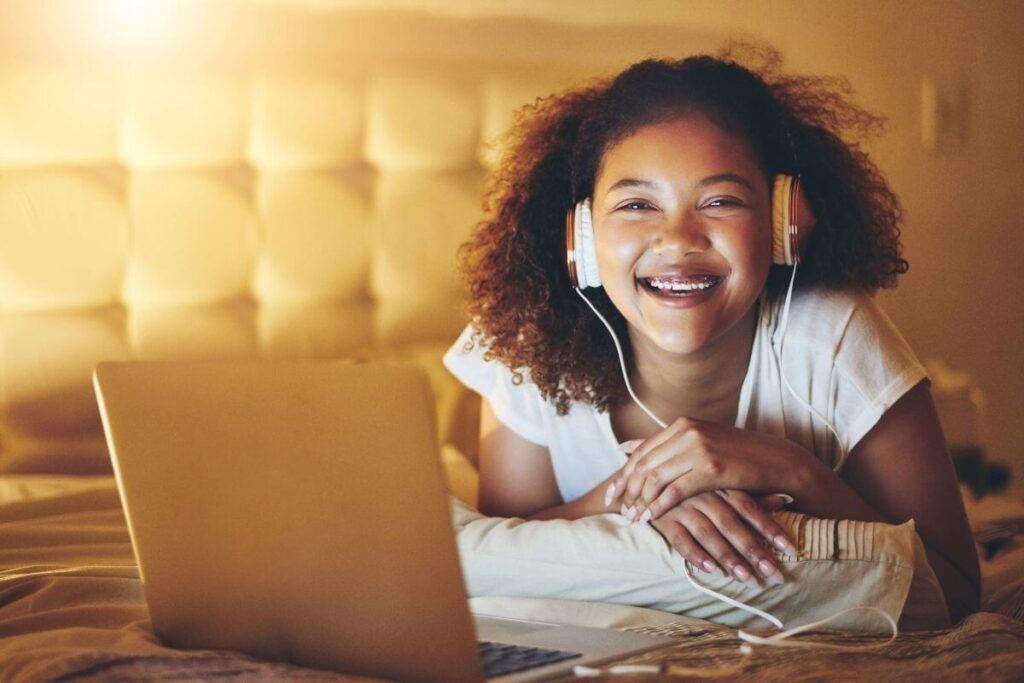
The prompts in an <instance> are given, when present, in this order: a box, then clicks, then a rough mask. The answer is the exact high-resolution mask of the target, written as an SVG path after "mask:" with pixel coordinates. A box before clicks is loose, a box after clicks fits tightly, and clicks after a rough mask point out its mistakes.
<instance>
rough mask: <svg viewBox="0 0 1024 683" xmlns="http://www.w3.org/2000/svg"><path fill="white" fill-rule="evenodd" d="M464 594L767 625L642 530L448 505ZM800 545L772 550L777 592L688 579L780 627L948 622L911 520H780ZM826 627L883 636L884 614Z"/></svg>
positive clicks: (789, 516) (623, 523)
mask: <svg viewBox="0 0 1024 683" xmlns="http://www.w3.org/2000/svg"><path fill="white" fill-rule="evenodd" d="M453 517H454V522H455V526H456V531H457V539H458V545H459V552H460V555H461V558H462V567H463V573H464V574H465V577H466V584H467V587H468V589H469V594H470V595H471V596H474V597H478V596H510V597H533V598H556V599H564V600H582V601H592V602H610V603H617V604H628V605H635V606H638V607H646V608H652V609H658V610H663V611H666V612H673V613H676V614H684V615H686V616H689V617H695V618H699V619H707V620H709V621H713V622H716V623H719V624H723V625H726V626H730V627H733V628H744V627H767V626H770V624H768V623H767V622H766V621H765V620H763V619H762V618H760V617H756V616H754V615H751V614H749V613H747V612H745V611H742V610H740V609H738V608H735V607H732V606H730V605H728V604H726V603H724V602H722V601H720V600H718V599H716V598H713V597H711V596H708V595H706V594H704V593H703V592H700V591H698V590H696V589H694V588H693V586H692V585H691V584H690V582H689V581H688V580H687V579H686V576H685V561H684V560H683V559H682V557H681V556H680V555H678V554H677V553H676V552H675V551H673V550H672V549H671V547H670V546H669V545H668V544H667V543H666V542H665V540H664V539H663V538H662V537H661V536H660V535H659V534H658V533H657V532H656V531H655V530H654V529H653V528H652V527H650V526H648V525H639V524H637V525H634V524H631V523H630V522H628V521H627V520H626V519H625V518H624V517H622V516H620V515H612V514H608V515H597V516H594V517H587V518H585V519H580V520H576V521H566V520H553V521H545V522H536V521H533V522H528V521H524V520H521V519H500V518H493V517H484V516H483V515H481V514H480V513H478V512H476V511H474V510H472V509H471V508H469V507H468V506H466V505H465V504H464V503H461V502H458V501H453ZM776 517H777V519H778V521H779V523H780V524H782V526H783V527H784V528H786V529H788V530H789V531H790V533H791V535H792V537H793V538H794V539H796V541H797V547H798V548H799V550H800V554H799V557H794V556H786V555H782V554H778V553H777V555H778V557H779V560H780V563H781V565H782V571H783V574H784V575H785V577H786V580H785V582H784V583H782V584H779V585H760V586H749V585H745V584H743V583H740V582H738V581H735V580H732V579H730V578H726V577H713V576H711V575H708V574H705V573H702V572H694V573H693V576H694V579H695V580H696V581H698V582H699V583H700V584H701V585H703V586H705V587H706V588H710V589H712V590H714V591H716V592H719V593H722V594H724V595H727V596H729V597H731V598H733V599H736V600H739V601H741V602H744V603H746V604H748V605H750V606H752V607H756V608H758V609H760V610H764V611H766V612H768V613H770V614H772V615H774V616H775V617H777V618H779V619H781V620H782V622H783V623H784V625H785V627H786V628H792V627H795V626H800V625H803V624H808V623H811V622H814V621H818V620H820V619H824V618H826V617H830V616H832V615H834V614H836V613H838V612H841V611H842V610H844V609H846V608H849V607H855V606H871V607H875V608H878V609H880V610H882V611H884V612H886V613H887V614H889V615H890V616H892V617H893V618H894V619H897V620H900V628H901V629H905V630H919V629H926V628H944V627H948V626H949V621H948V617H947V616H946V605H945V601H944V599H943V595H942V591H941V589H940V587H939V584H938V580H937V579H936V578H935V574H934V573H933V572H932V570H931V567H930V566H929V565H928V563H927V561H926V560H925V557H924V550H923V546H922V544H921V540H920V539H919V538H918V536H917V534H916V533H915V531H914V523H913V521H910V522H907V523H905V524H901V525H898V526H894V525H889V524H878V523H869V522H857V521H850V520H838V521H837V520H822V519H815V518H811V517H807V516H806V515H801V514H797V513H792V512H780V513H777V515H776ZM827 628H830V629H836V630H844V631H853V632H883V633H884V632H887V631H888V630H889V625H888V622H887V621H886V620H885V619H884V617H882V616H881V615H879V614H876V613H873V612H870V611H867V610H858V611H856V612H853V613H850V614H846V615H843V616H841V617H839V618H837V619H836V620H835V621H833V622H831V623H829V625H828V626H827Z"/></svg>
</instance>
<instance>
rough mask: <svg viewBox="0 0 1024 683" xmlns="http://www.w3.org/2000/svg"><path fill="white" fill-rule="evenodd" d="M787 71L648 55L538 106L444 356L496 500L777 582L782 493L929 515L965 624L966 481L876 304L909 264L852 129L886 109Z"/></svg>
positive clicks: (499, 190) (501, 188) (933, 546)
mask: <svg viewBox="0 0 1024 683" xmlns="http://www.w3.org/2000/svg"><path fill="white" fill-rule="evenodd" d="M777 62H778V59H777V57H774V56H772V55H769V59H768V60H766V65H765V66H764V67H763V68H761V69H759V70H758V71H757V72H755V71H752V70H750V69H748V68H745V67H743V66H741V65H739V64H738V63H736V62H735V61H733V60H732V59H731V58H729V57H724V58H712V57H708V56H699V57H693V58H690V59H686V60H682V61H645V62H641V63H639V64H636V65H633V66H632V67H630V68H628V69H627V70H625V71H624V72H623V73H621V74H619V75H618V76H617V77H615V78H614V79H612V80H610V81H608V82H604V83H599V84H597V85H594V86H592V87H587V88H584V89H580V90H575V91H572V92H569V93H566V94H563V95H560V96H553V97H549V98H547V99H545V100H541V101H539V102H538V103H537V104H536V105H534V106H532V107H528V108H527V109H525V110H524V111H523V112H521V114H520V115H519V117H518V119H517V122H516V124H515V125H514V127H513V130H512V132H511V134H510V141H511V143H512V144H511V145H510V146H509V148H508V152H507V154H506V156H505V158H504V159H503V162H502V164H501V165H500V167H499V169H498V171H497V173H496V175H495V177H494V179H493V181H492V182H493V185H492V188H491V190H490V192H489V194H488V199H487V209H488V214H489V218H488V219H487V220H486V221H484V222H483V223H482V224H481V225H479V226H478V227H477V229H476V230H475V232H474V234H473V236H472V237H471V239H470V241H469V242H468V243H467V244H466V245H464V247H463V249H462V251H461V265H462V270H463V273H464V276H465V278H466V279H467V281H468V284H469V290H470V294H471V303H470V313H471V318H472V324H471V325H470V326H469V327H467V329H466V331H465V332H464V333H463V335H462V336H461V337H460V339H459V340H458V341H457V342H456V343H455V345H454V346H453V347H452V349H451V350H450V351H449V352H448V354H447V355H446V357H445V362H446V364H447V366H448V367H449V369H450V370H451V371H452V372H453V373H454V374H455V375H456V376H457V377H458V378H459V379H460V380H461V381H462V382H464V383H465V384H466V385H468V386H469V387H471V388H473V389H474V390H475V391H477V392H479V393H480V394H481V395H482V397H483V407H482V418H481V443H480V490H479V501H480V509H481V511H482V512H484V513H485V514H490V515H499V516H518V517H528V518H532V519H554V518H563V519H576V518H579V517H583V516H587V515H594V514H600V513H608V512H611V513H618V514H623V515H625V516H626V517H627V518H629V519H631V520H634V521H637V522H649V523H651V524H652V525H653V526H654V527H655V528H656V529H657V530H658V531H659V532H660V533H661V534H662V535H663V536H664V537H665V538H666V539H667V540H668V541H669V542H670V543H671V544H672V546H673V547H674V548H675V549H676V550H678V552H679V553H680V554H681V555H682V556H683V557H684V558H685V559H686V560H687V561H689V562H690V563H691V564H692V565H693V566H695V567H698V568H703V570H705V571H708V572H719V571H724V572H727V573H728V574H730V575H731V576H733V577H735V578H736V579H738V580H740V581H745V582H750V581H755V580H757V579H761V580H767V581H778V580H781V573H780V572H779V568H778V564H777V562H776V560H775V557H774V555H773V553H771V552H770V551H769V550H767V548H766V545H765V544H766V543H770V544H772V545H774V546H775V547H776V548H778V549H779V550H784V551H785V550H788V551H792V550H793V547H792V543H791V540H790V539H789V538H787V537H786V534H785V532H784V531H783V529H782V527H780V526H779V525H778V524H777V523H776V522H775V521H774V519H773V518H772V516H771V514H770V511H771V510H773V509H776V508H777V507H778V506H779V505H780V504H781V501H785V502H787V503H788V504H789V505H790V507H791V508H792V509H794V510H797V511H800V512H804V513H807V514H810V515H814V516H817V517H828V518H845V519H858V520H867V521H884V522H890V523H899V522H903V521H905V520H907V519H910V518H913V519H914V520H915V521H916V528H917V530H918V533H919V534H920V536H921V538H922V540H923V542H924V544H925V547H926V549H927V551H928V558H929V561H930V563H931V565H932V568H933V569H934V570H935V573H936V575H937V577H938V578H939V581H940V583H941V585H942V587H943V590H944V592H945V596H946V599H947V605H948V607H949V610H950V614H951V618H953V619H954V620H956V619H958V618H960V617H962V616H964V615H966V614H968V613H969V612H971V611H972V610H974V609H975V608H976V606H977V602H978V594H979V571H978V564H977V557H976V555H975V551H974V546H973V543H972V541H971V536H970V533H969V529H968V525H967V521H966V517H965V514H964V509H963V505H962V502H961V500H960V497H959V491H958V488H957V482H956V477H955V474H954V471H953V468H952V464H951V461H950V459H949V457H948V455H947V451H946V447H945V443H944V440H943V436H942V432H941V428H940V426H939V423H938V419H937V416H936V413H935V409H934V405H933V402H932V399H931V397H930V395H929V389H928V382H927V378H926V376H925V373H924V370H923V368H922V366H921V364H920V363H919V362H918V361H917V359H916V358H915V356H914V355H913V353H912V351H911V350H910V349H909V347H908V346H907V345H906V343H905V342H904V341H903V339H902V338H901V337H900V335H899V333H898V332H897V330H896V329H895V328H894V327H893V325H892V323H891V322H890V321H889V320H888V318H887V317H886V316H885V314H884V313H883V312H882V311H881V310H880V309H879V308H878V306H877V305H876V304H875V303H874V301H873V300H872V299H871V298H870V295H871V294H872V293H873V292H875V291H876V290H877V289H878V288H879V287H889V286H893V285H895V281H896V277H897V276H898V275H900V274H902V273H904V272H905V271H906V269H907V264H906V261H904V260H903V259H902V258H901V255H900V244H899V227H898V226H899V219H900V211H899V204H898V201H897V199H896V197H895V196H894V194H893V193H892V191H891V189H890V188H889V187H888V185H887V184H886V182H885V180H884V178H883V177H882V175H881V173H880V172H879V170H878V169H877V167H876V166H875V165H874V164H873V163H872V162H871V160H870V159H869V158H868V157H867V155H866V154H865V153H864V152H863V151H862V150H861V149H860V148H859V147H858V146H857V145H856V144H854V143H851V142H848V141H846V140H845V139H844V138H843V137H841V135H844V134H849V133H867V132H870V131H871V130H872V129H874V128H876V127H877V126H878V125H879V123H880V122H879V120H878V119H876V118H875V117H873V116H871V115H869V114H867V113H865V112H863V111H861V110H859V109H857V108H855V107H854V106H853V105H851V104H850V103H848V102H847V101H846V100H845V99H844V97H843V92H844V89H843V88H842V87H836V85H835V84H834V83H831V82H829V81H827V80H825V79H820V78H799V77H792V76H786V77H783V76H780V75H779V74H778V73H777V71H776V68H777ZM773 213H774V214H775V216H774V218H773ZM567 215H568V216H569V219H568V224H567V222H566V216H567ZM786 263H790V264H792V265H784V264H786ZM797 263H798V264H799V266H797V265H796V264H797ZM787 283H788V284H789V291H788V292H787V287H786V285H787ZM794 284H795V287H794ZM602 318H603V319H604V320H606V321H607V323H606V322H605V321H604V320H602ZM606 326H607V329H606ZM620 342H621V354H620V353H619V350H618V349H617V346H619V345H620ZM620 361H621V363H620Z"/></svg>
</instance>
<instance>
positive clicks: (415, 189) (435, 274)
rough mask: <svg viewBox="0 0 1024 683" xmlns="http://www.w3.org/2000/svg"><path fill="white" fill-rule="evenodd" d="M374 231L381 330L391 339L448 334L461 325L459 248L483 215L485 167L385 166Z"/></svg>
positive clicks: (374, 277) (373, 282)
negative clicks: (404, 169)
mask: <svg viewBox="0 0 1024 683" xmlns="http://www.w3.org/2000/svg"><path fill="white" fill-rule="evenodd" d="M375 204H376V208H377V213H376V219H375V222H374V226H373V227H374V229H373V233H372V240H373V248H372V254H373V256H372V264H371V267H372V279H371V286H372V292H373V296H374V298H375V299H376V301H377V308H378V311H379V314H380V315H379V319H378V321H379V326H378V333H379V335H380V336H381V338H382V339H385V340H387V341H388V342H389V343H402V342H408V341H413V340H424V339H438V338H443V335H444V333H445V331H446V330H450V329H453V328H456V327H457V326H458V318H459V316H460V312H459V309H458V307H456V306H453V305H452V303H453V302H456V301H458V300H459V299H460V287H459V282H458V280H457V278H456V277H455V275H454V268H455V252H456V250H457V249H458V247H459V245H460V244H461V243H462V242H464V241H465V240H466V238H467V237H468V236H469V231H470V229H471V227H472V225H473V224H474V223H475V222H476V221H477V220H479V218H480V208H479V207H480V175H479V173H478V172H475V171H469V172H466V171H463V172H456V173H391V172H383V173H380V174H379V176H378V179H377V188H376V192H375Z"/></svg>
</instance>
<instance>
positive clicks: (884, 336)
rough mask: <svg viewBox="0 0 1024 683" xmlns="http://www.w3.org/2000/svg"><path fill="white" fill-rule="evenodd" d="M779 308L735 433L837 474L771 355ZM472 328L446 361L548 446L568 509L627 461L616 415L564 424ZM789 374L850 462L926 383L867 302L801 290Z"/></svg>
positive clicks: (818, 424)
mask: <svg viewBox="0 0 1024 683" xmlns="http://www.w3.org/2000/svg"><path fill="white" fill-rule="evenodd" d="M781 311H782V301H781V300H780V301H777V302H775V303H773V304H766V305H762V306H761V307H760V309H759V315H758V321H757V329H756V331H755V334H754V345H753V349H752V351H751V355H750V365H749V366H748V368H747V374H746V377H745V378H744V380H743V385H742V388H741V389H740V402H739V409H738V410H737V414H736V423H735V424H736V426H737V427H742V428H745V429H753V430H757V431H760V432H766V433H770V434H775V435H777V436H782V437H785V438H787V439H790V440H791V441H794V442H796V443H798V444H801V445H802V446H804V447H805V448H807V449H808V450H809V451H811V452H812V453H814V454H815V455H816V456H817V457H819V458H821V459H822V460H823V461H824V462H826V463H827V464H829V465H830V466H831V467H834V468H836V469H839V468H841V466H842V464H843V463H841V462H839V459H840V456H841V453H842V450H841V449H840V448H838V446H837V444H836V443H835V437H834V436H833V435H832V433H831V430H830V429H829V427H828V425H826V424H825V423H824V422H823V421H821V420H819V419H818V418H816V417H814V416H813V415H812V414H811V413H810V412H809V411H808V410H807V408H805V407H804V406H803V405H801V403H800V402H799V401H798V400H797V399H796V398H794V397H793V395H792V394H790V392H789V391H788V390H787V389H786V387H785V386H784V384H783V380H782V376H781V375H780V373H779V363H778V359H777V357H776V352H775V349H774V348H773V346H775V347H777V346H778V344H779V341H780V335H779V332H780V326H779V317H780V315H781ZM471 333H472V328H471V327H467V328H466V329H465V330H464V331H463V333H462V335H461V336H460V337H459V339H458V340H457V341H456V342H455V344H454V345H452V347H451V348H450V349H449V350H448V352H447V353H446V354H445V356H444V363H445V366H447V368H448V369H449V370H450V371H451V372H452V374H454V375H455V376H456V377H457V378H458V379H459V380H460V381H461V382H462V383H463V384H465V385H466V386H468V387H469V388H471V389H473V390H474V391H476V392H477V393H478V394H480V395H481V396H482V397H483V398H485V399H487V401H488V402H489V403H490V405H491V408H492V409H493V411H494V414H495V416H496V417H497V418H498V419H499V420H500V421H501V422H502V423H503V424H504V425H505V426H507V427H508V428H509V429H511V430H512V431H514V432H515V433H517V434H518V435H519V436H521V437H523V438H524V439H526V440H528V441H531V442H533V443H536V444H539V445H542V446H546V447H547V448H548V452H549V453H550V455H551V463H552V465H553V467H554V471H555V479H556V481H557V483H558V489H559V492H560V493H561V495H562V500H563V501H565V502H570V501H573V500H575V499H577V498H579V497H580V496H582V495H584V494H586V493H587V492H588V491H590V490H591V489H593V488H594V487H595V486H597V485H598V484H600V483H601V482H602V481H604V480H605V479H606V478H607V477H608V476H610V475H611V474H612V472H614V471H615V470H617V469H619V468H620V467H621V466H622V465H623V463H625V461H626V456H625V455H624V454H623V453H622V451H621V450H619V448H618V444H617V442H616V438H615V434H614V432H613V431H612V426H611V419H610V415H609V413H607V412H604V413H602V412H598V411H597V410H596V409H595V408H594V407H592V406H590V405H588V404H585V403H581V402H575V403H573V404H572V406H571V407H570V410H569V413H568V414H566V415H558V413H557V412H556V410H555V406H554V404H552V403H551V402H549V401H546V400H544V399H543V398H541V395H540V391H539V389H538V388H537V386H536V385H535V384H533V383H532V382H531V381H530V380H529V372H528V371H526V370H524V371H523V375H524V379H523V382H522V383H520V384H518V385H517V384H513V382H512V372H511V370H510V369H509V368H508V367H507V366H506V365H504V364H502V363H501V362H499V361H485V360H484V358H483V355H484V351H485V349H484V348H481V345H480V344H476V345H474V347H473V349H472V350H471V351H469V352H467V351H465V349H464V347H465V345H466V342H467V341H468V340H469V338H470V335H471ZM783 365H784V367H785V376H786V379H787V380H788V381H789V384H790V386H791V387H792V388H793V390H794V391H795V392H796V393H797V395H798V396H800V397H801V398H802V399H803V400H804V401H806V402H807V403H808V404H810V405H811V406H812V407H813V408H814V410H815V411H816V412H818V413H819V414H820V415H823V416H824V417H826V418H827V419H828V420H829V421H830V422H831V423H832V424H833V425H834V426H835V428H836V430H837V431H838V433H839V435H840V437H841V438H842V440H843V446H844V448H845V452H846V453H849V452H850V451H851V450H852V449H853V447H854V446H856V445H857V442H858V441H860V439H861V438H862V437H863V436H864V435H865V434H867V432H868V431H869V430H870V429H871V428H872V427H873V426H874V425H875V423H877V422H878V419H879V418H880V417H881V416H882V415H883V414H884V413H885V411H886V410H888V409H889V408H890V407H891V406H892V405H893V404H894V403H895V402H896V401H897V400H898V399H899V398H900V397H901V396H902V395H903V394H905V393H906V392H907V391H908V390H910V389H911V388H912V387H914V386H915V385H916V384H917V383H918V382H920V381H921V380H922V379H925V378H926V374H925V370H924V367H923V366H922V365H921V363H920V362H919V361H918V360H917V357H916V356H915V355H914V352H913V351H911V349H910V347H909V346H908V345H907V343H906V341H905V340H904V339H903V337H902V336H901V335H900V333H899V331H898V330H897V329H896V327H895V326H894V325H893V324H892V321H891V320H889V318H888V316H886V315H885V313H884V312H883V311H882V309H881V308H879V306H878V305H877V304H876V303H875V301H874V299H872V298H871V297H870V296H867V295H865V294H860V293H855V292H844V291H827V290H819V289H813V288H812V289H807V290H803V291H795V292H794V293H793V300H792V303H791V306H790V312H789V324H788V327H787V329H786V332H785V340H784V346H783Z"/></svg>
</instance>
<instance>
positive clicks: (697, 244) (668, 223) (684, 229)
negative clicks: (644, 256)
mask: <svg viewBox="0 0 1024 683" xmlns="http://www.w3.org/2000/svg"><path fill="white" fill-rule="evenodd" d="M710 246H711V240H710V239H709V237H708V233H707V230H706V229H705V226H704V224H703V221H701V220H700V217H699V216H696V215H694V214H693V212H690V211H687V212H685V213H683V214H681V215H679V216H675V217H670V218H668V219H667V220H665V221H664V223H663V224H662V226H661V228H660V229H659V230H658V231H657V232H656V233H655V234H654V241H653V243H652V244H651V250H652V251H653V252H654V253H655V254H658V255H659V256H660V255H663V254H664V255H666V256H678V257H681V256H686V255H687V254H694V253H698V254H699V253H701V252H704V251H707V249H708V248H709V247H710Z"/></svg>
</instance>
